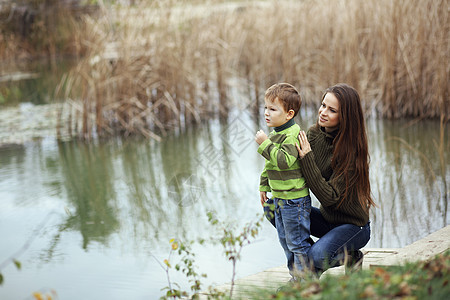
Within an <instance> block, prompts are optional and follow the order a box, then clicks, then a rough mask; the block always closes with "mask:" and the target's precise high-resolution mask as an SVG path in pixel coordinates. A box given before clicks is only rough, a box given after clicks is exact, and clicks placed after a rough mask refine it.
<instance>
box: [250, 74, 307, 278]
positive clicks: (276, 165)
mask: <svg viewBox="0 0 450 300" xmlns="http://www.w3.org/2000/svg"><path fill="white" fill-rule="evenodd" d="M264 102H265V106H264V117H265V119H266V123H267V126H269V127H273V129H274V130H273V131H272V132H271V133H270V134H269V137H267V135H266V134H265V133H264V132H263V131H262V130H259V131H258V132H257V133H256V136H255V141H256V142H257V143H258V144H259V147H258V153H260V154H261V155H262V156H263V157H264V158H265V159H266V163H265V167H264V170H263V172H262V174H261V180H260V187H259V191H260V197H261V204H262V205H263V206H264V203H265V202H266V201H267V200H268V198H267V192H271V193H272V196H273V198H274V204H275V225H276V228H277V232H278V238H279V240H280V243H281V246H282V247H283V250H284V252H285V254H286V258H287V265H288V268H289V273H290V274H291V276H292V277H293V278H292V279H291V280H294V281H295V280H298V279H299V278H298V277H299V275H300V273H301V272H303V271H306V269H308V268H309V260H308V255H307V254H308V251H309V248H310V247H311V245H310V243H309V242H308V241H307V239H308V238H309V236H310V219H309V215H310V212H311V197H310V195H309V189H308V188H307V186H306V184H305V179H304V178H303V176H302V173H301V171H300V164H299V162H298V160H299V154H298V151H297V148H296V146H295V144H296V143H298V134H299V132H300V126H298V125H297V124H296V123H295V121H294V117H295V116H296V115H297V113H298V111H299V109H300V106H301V104H302V100H301V97H300V94H299V93H298V91H297V90H296V89H295V87H293V86H292V85H290V84H288V83H277V84H274V85H272V86H271V87H270V88H268V89H267V91H266V93H265V96H264Z"/></svg>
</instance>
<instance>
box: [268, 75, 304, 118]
mask: <svg viewBox="0 0 450 300" xmlns="http://www.w3.org/2000/svg"><path fill="white" fill-rule="evenodd" d="M264 98H265V99H267V100H269V101H271V102H274V101H275V100H276V99H278V101H280V103H281V105H282V106H283V108H284V109H285V111H286V112H288V111H289V110H291V109H292V110H293V111H294V117H295V116H296V115H297V114H298V111H299V110H300V106H302V98H301V97H300V93H299V92H298V91H297V89H296V88H295V87H294V86H293V85H291V84H289V83H275V84H274V85H272V86H271V87H269V88H268V89H267V90H266V93H265V94H264Z"/></svg>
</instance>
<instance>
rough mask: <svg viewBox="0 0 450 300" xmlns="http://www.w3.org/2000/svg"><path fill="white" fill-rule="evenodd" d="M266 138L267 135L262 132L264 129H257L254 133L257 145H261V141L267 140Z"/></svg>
mask: <svg viewBox="0 0 450 300" xmlns="http://www.w3.org/2000/svg"><path fill="white" fill-rule="evenodd" d="M267 139H268V137H267V135H266V134H265V133H264V131H262V130H258V131H257V132H256V135H255V141H256V142H257V143H258V145H261V144H262V142H264V141H265V140H267Z"/></svg>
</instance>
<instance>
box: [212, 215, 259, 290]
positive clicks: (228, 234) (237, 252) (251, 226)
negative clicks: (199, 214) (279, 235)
mask: <svg viewBox="0 0 450 300" xmlns="http://www.w3.org/2000/svg"><path fill="white" fill-rule="evenodd" d="M207 215H208V221H209V222H210V223H211V224H212V225H214V226H219V227H220V231H221V232H222V237H221V238H220V239H219V241H220V243H221V244H222V246H223V248H224V252H225V256H226V258H227V259H228V260H230V261H231V262H232V264H233V273H232V277H231V288H230V295H229V297H230V298H231V297H232V296H233V289H234V285H235V278H236V264H237V261H238V260H239V259H240V258H241V252H242V249H243V247H244V246H246V245H249V244H250V243H251V242H252V241H253V239H255V238H256V236H257V235H258V233H259V230H260V229H261V226H262V221H263V219H264V216H262V217H260V218H259V219H258V220H257V221H256V222H250V223H247V224H246V225H245V226H244V228H242V230H241V231H240V233H239V234H236V233H235V232H236V230H235V228H234V226H232V225H230V224H226V223H224V222H219V220H218V219H217V217H216V216H215V214H214V213H212V212H208V214H207Z"/></svg>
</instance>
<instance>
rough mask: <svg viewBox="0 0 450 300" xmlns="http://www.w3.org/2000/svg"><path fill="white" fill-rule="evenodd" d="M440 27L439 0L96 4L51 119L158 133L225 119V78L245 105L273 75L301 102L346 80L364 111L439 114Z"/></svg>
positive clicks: (444, 77) (71, 127) (444, 45)
mask: <svg viewBox="0 0 450 300" xmlns="http://www.w3.org/2000/svg"><path fill="white" fill-rule="evenodd" d="M449 24H450V22H449V12H448V9H447V5H446V1H443V0H442V1H439V0H438V1H434V0H411V1H406V0H399V1H390V0H381V1H373V0H370V1H359V0H340V1H334V0H324V1H312V0H305V1H275V2H272V1H246V2H223V3H222V2H219V1H212V2H209V1H204V2H202V1H200V2H199V1H196V2H195V4H192V2H190V1H176V2H165V1H162V2H150V3H149V2H145V3H142V4H138V5H137V6H130V7H120V8H118V7H115V8H112V9H111V8H108V9H104V10H103V14H102V15H101V16H100V17H96V18H89V17H88V18H86V22H85V26H86V27H87V28H88V29H87V30H86V35H85V36H84V37H83V44H84V45H87V46H88V54H87V55H86V56H85V58H84V59H83V60H82V61H81V62H80V64H79V65H78V66H77V68H76V69H75V70H74V71H73V72H72V73H71V74H69V76H67V77H65V78H63V81H62V83H61V89H60V92H61V95H62V96H63V97H67V98H70V99H72V100H71V101H73V104H74V105H73V109H72V111H71V112H70V113H71V114H72V115H73V118H72V119H71V123H70V124H61V127H62V128H63V129H62V130H65V131H68V132H69V134H71V135H78V136H81V137H83V138H85V139H91V138H92V137H93V136H96V135H98V136H102V135H110V134H116V133H121V134H124V135H129V134H142V135H145V136H148V137H153V138H157V139H158V135H157V134H164V132H165V131H166V130H168V129H171V128H174V127H175V128H178V127H183V126H186V125H187V124H190V123H194V122H199V120H201V119H204V118H208V117H211V116H217V115H220V116H224V117H226V116H227V112H228V110H229V107H230V106H231V105H236V103H234V102H233V99H232V97H231V96H230V88H231V87H232V85H233V84H237V85H238V86H240V87H246V88H248V94H249V98H251V99H249V102H250V103H254V105H255V107H257V106H260V105H261V102H262V95H263V92H264V90H265V88H266V87H267V86H269V85H270V84H272V83H273V82H277V81H287V82H291V83H293V84H294V85H295V86H297V87H298V88H299V89H300V90H301V92H302V94H303V97H304V103H305V105H306V106H308V105H310V106H314V107H315V106H317V104H318V101H319V99H320V96H321V93H322V91H323V90H324V89H325V88H326V87H327V86H330V85H332V84H334V83H337V82H347V83H349V84H351V85H353V86H355V87H356V88H357V89H358V90H359V91H360V93H361V95H362V98H363V100H364V108H365V110H366V111H367V113H368V114H370V115H373V116H380V117H386V118H404V117H408V118H420V119H422V118H436V119H437V118H439V117H441V116H443V118H444V119H445V122H447V120H448V116H449V115H450V108H449V107H450V106H449V105H448V95H449V85H448V80H449V73H450V70H449V66H448V63H447V62H446V57H447V56H448V53H449V38H448V32H450V25H449ZM236 79H237V81H236ZM236 82H237V83H236ZM62 87H64V88H62ZM445 122H444V124H445Z"/></svg>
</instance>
